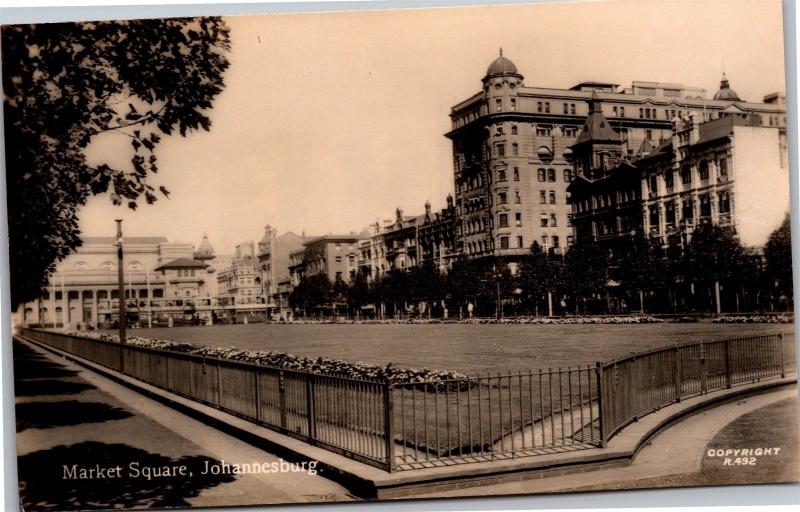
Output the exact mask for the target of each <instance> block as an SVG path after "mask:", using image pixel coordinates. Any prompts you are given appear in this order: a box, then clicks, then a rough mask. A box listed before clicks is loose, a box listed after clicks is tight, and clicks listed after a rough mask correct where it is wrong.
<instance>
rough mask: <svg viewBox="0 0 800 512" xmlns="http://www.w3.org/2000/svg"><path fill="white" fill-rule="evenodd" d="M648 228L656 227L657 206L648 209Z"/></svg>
mask: <svg viewBox="0 0 800 512" xmlns="http://www.w3.org/2000/svg"><path fill="white" fill-rule="evenodd" d="M650 226H654V227H658V206H651V207H650Z"/></svg>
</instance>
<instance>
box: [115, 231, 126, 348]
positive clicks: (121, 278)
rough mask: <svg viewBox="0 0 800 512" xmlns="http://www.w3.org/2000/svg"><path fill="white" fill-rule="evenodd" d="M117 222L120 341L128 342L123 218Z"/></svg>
mask: <svg viewBox="0 0 800 512" xmlns="http://www.w3.org/2000/svg"><path fill="white" fill-rule="evenodd" d="M116 223H117V281H118V283H117V287H118V289H119V342H120V343H122V344H124V343H126V337H125V327H126V324H127V323H128V318H127V314H126V312H125V274H124V271H123V268H122V219H116Z"/></svg>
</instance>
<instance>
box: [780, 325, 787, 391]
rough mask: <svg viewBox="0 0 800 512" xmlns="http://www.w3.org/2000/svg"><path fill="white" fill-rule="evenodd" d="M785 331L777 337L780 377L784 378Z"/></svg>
mask: <svg viewBox="0 0 800 512" xmlns="http://www.w3.org/2000/svg"><path fill="white" fill-rule="evenodd" d="M785 336H786V333H783V332H782V333H780V338H778V343H780V345H781V346H780V355H781V378H782V379H784V378H786V340H785Z"/></svg>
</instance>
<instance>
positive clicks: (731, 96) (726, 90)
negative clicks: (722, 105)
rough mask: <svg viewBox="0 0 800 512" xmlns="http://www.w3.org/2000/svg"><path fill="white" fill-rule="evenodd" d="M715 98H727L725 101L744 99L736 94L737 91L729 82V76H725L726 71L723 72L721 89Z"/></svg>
mask: <svg viewBox="0 0 800 512" xmlns="http://www.w3.org/2000/svg"><path fill="white" fill-rule="evenodd" d="M714 99H715V100H725V101H742V100H741V98H739V95H738V94H736V91H734V90H733V89H731V84H730V82H728V78H727V77H726V76H725V73H723V74H722V80H721V81H720V83H719V90H718V91H717V93H716V94H715V95H714Z"/></svg>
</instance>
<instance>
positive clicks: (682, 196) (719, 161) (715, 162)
mask: <svg viewBox="0 0 800 512" xmlns="http://www.w3.org/2000/svg"><path fill="white" fill-rule="evenodd" d="M697 117H698V116H696V115H692V114H689V115H688V116H684V117H680V118H676V119H675V120H674V124H673V136H672V138H671V140H669V141H667V142H665V143H664V144H662V145H661V146H660V147H659V148H657V150H656V151H654V152H653V153H651V154H649V155H647V156H645V157H644V158H642V159H641V160H640V161H639V162H637V167H638V168H639V169H640V171H641V178H640V179H641V182H640V186H641V190H642V198H643V201H642V205H641V217H642V221H643V228H644V231H645V233H647V234H649V235H650V236H653V237H657V238H659V239H660V240H662V241H663V242H664V243H668V244H672V245H677V244H683V243H686V241H688V240H689V239H690V238H691V233H692V230H693V228H694V227H695V226H696V225H697V223H698V222H700V221H711V222H713V223H716V224H721V225H730V226H733V227H735V229H736V234H737V235H738V237H739V240H740V241H741V243H742V244H743V245H745V246H746V247H750V248H752V249H755V250H756V251H759V250H760V249H762V248H763V246H764V244H765V243H766V241H767V237H768V236H769V234H770V232H771V231H772V230H774V229H775V228H776V227H778V226H779V225H780V224H781V222H782V221H783V219H784V217H785V215H786V214H787V212H788V211H789V172H788V166H787V157H786V146H785V144H786V143H785V134H784V133H783V130H782V129H781V128H779V127H778V126H776V125H773V126H764V125H761V124H760V123H759V122H758V121H756V120H754V119H753V117H752V116H748V115H745V116H727V117H723V118H719V119H715V120H713V121H708V122H705V123H701V122H700V121H699V120H698V119H697Z"/></svg>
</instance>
